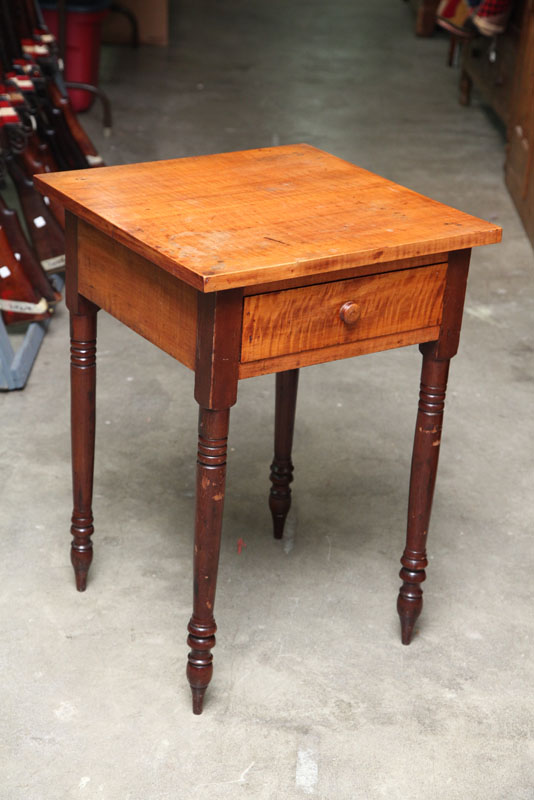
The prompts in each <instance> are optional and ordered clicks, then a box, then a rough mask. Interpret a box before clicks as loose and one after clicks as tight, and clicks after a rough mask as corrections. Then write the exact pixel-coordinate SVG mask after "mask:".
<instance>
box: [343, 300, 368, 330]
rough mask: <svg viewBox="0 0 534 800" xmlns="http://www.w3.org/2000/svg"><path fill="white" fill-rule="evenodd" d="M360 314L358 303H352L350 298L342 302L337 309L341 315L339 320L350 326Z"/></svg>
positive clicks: (354, 323) (356, 320)
mask: <svg viewBox="0 0 534 800" xmlns="http://www.w3.org/2000/svg"><path fill="white" fill-rule="evenodd" d="M361 315H362V310H361V308H360V306H359V305H358V303H353V302H352V300H349V301H348V302H346V303H343V305H342V306H341V308H340V309H339V316H340V317H341V321H342V322H344V323H345V325H348V326H349V327H352V325H356V323H357V322H358V320H359V319H360V317H361Z"/></svg>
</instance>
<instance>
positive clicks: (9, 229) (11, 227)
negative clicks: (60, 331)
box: [0, 196, 61, 304]
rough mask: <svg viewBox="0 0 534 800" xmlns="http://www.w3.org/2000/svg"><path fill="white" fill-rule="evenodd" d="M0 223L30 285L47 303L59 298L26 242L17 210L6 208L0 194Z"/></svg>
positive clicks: (59, 295) (52, 302)
mask: <svg viewBox="0 0 534 800" xmlns="http://www.w3.org/2000/svg"><path fill="white" fill-rule="evenodd" d="M0 224H1V225H2V228H3V229H4V230H5V232H6V235H7V238H8V240H9V244H10V245H11V250H12V251H13V253H18V254H19V256H20V264H21V266H22V269H23V270H24V273H25V274H26V276H27V277H28V279H29V281H30V283H31V284H32V286H33V287H34V288H35V289H36V290H37V291H38V292H39V293H40V295H41V296H42V297H44V298H45V299H46V300H47V301H48V302H49V303H51V304H55V303H57V302H58V301H59V300H61V294H60V293H59V292H57V291H56V290H55V289H54V287H53V286H52V284H51V283H50V281H49V279H48V276H47V275H46V274H45V272H44V270H43V268H42V267H41V265H40V263H39V261H38V260H37V256H36V255H35V253H34V251H33V250H32V248H31V247H30V245H29V244H28V240H27V239H26V236H25V235H24V231H23V230H22V226H21V224H20V220H19V217H18V214H17V212H16V211H15V210H14V209H12V208H8V206H6V204H5V203H4V199H3V198H2V197H1V196H0Z"/></svg>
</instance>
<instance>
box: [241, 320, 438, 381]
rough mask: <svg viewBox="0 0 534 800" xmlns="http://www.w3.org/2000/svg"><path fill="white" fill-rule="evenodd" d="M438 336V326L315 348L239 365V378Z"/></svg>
mask: <svg viewBox="0 0 534 800" xmlns="http://www.w3.org/2000/svg"><path fill="white" fill-rule="evenodd" d="M438 336H439V325H434V326H433V327H431V328H421V329H419V330H416V331H407V332H406V333H394V334H391V335H389V336H377V337H375V338H374V339H364V340H363V341H361V342H349V343H348V344H339V345H336V346H335V347H318V348H317V349H316V350H306V351H305V352H303V353H291V354H290V355H288V356H277V357H276V358H263V359H261V360H260V361H247V362H246V363H242V364H240V365H239V379H240V380H241V379H242V378H255V377H256V376H258V375H270V374H271V373H273V372H283V371H285V370H288V369H298V368H300V367H309V366H311V365H312V364H325V363H326V362H328V361H339V360H340V359H342V358H353V357H354V356H364V355H367V354H368V353H379V352H380V351H381V350H393V349H394V348H396V347H407V346H408V345H411V344H421V343H422V342H434V341H435V340H436V339H437V338H438Z"/></svg>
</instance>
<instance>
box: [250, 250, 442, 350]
mask: <svg viewBox="0 0 534 800" xmlns="http://www.w3.org/2000/svg"><path fill="white" fill-rule="evenodd" d="M446 273H447V265H446V264H439V265H434V266H431V267H419V268H417V269H410V270H402V271H401V272H389V273H386V274H384V275H372V276H369V277H366V278H354V279H352V280H347V281H334V282H332V283H325V284H320V285H318V286H306V287H303V288H301V289H290V290H286V291H283V292H270V293H268V294H261V295H253V296H251V297H247V298H245V302H244V312H243V339H242V349H241V361H242V362H247V361H259V360H261V359H267V358H275V357H277V356H284V355H289V354H291V353H299V352H302V351H306V350H315V349H317V348H325V347H333V346H335V345H341V344H348V343H350V342H357V341H361V340H364V339H373V338H376V337H381V336H388V335H391V334H400V333H404V332H407V331H412V330H416V329H421V328H427V327H434V326H436V325H439V323H440V321H441V309H442V298H443V291H444V287H445V278H446ZM349 302H352V303H355V304H357V306H358V307H359V311H360V317H359V319H358V321H357V322H356V323H355V324H347V323H346V322H344V321H343V317H346V314H343V313H342V309H343V308H345V307H346V304H347V303H349ZM340 312H341V313H340Z"/></svg>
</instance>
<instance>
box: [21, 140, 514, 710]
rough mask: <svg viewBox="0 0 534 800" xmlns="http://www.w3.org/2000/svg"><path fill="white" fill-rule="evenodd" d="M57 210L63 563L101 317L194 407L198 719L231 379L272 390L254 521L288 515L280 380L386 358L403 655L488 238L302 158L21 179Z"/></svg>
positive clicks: (349, 169)
mask: <svg viewBox="0 0 534 800" xmlns="http://www.w3.org/2000/svg"><path fill="white" fill-rule="evenodd" d="M35 180H36V183H37V184H38V185H39V187H40V188H41V190H42V191H44V192H46V194H47V195H49V196H53V197H55V198H57V199H58V200H59V201H60V202H61V203H63V204H64V206H65V208H66V210H67V304H68V307H69V310H70V314H71V336H72V348H71V385H72V463H73V485H74V511H73V515H72V528H71V532H72V535H73V537H74V538H73V542H72V551H71V553H72V564H73V566H74V572H75V575H76V586H77V588H78V590H79V591H83V590H84V589H85V586H86V581H87V573H88V570H89V565H90V563H91V559H92V553H93V551H92V543H91V535H92V533H93V515H92V510H91V505H92V487H93V459H94V437H95V377H96V369H95V367H96V361H95V354H96V316H97V311H98V310H99V308H103V309H105V310H106V311H108V312H109V313H110V314H112V315H113V316H114V317H116V318H117V319H119V320H121V322H123V323H125V324H126V325H128V326H129V327H130V328H132V329H133V330H135V331H137V332H138V333H140V334H141V335H142V336H144V337H145V338H147V339H149V340H150V341H151V342H153V343H154V344H156V345H157V346H158V347H160V348H161V349H162V350H164V351H166V352H167V353H170V354H171V355H172V356H174V357H175V358H176V359H177V360H178V361H180V362H181V363H182V364H185V365H186V366H187V367H189V368H190V369H192V370H194V371H195V398H196V400H197V402H198V404H199V406H200V415H199V436H198V460H197V500H196V522H195V547H194V550H195V554H194V602H193V615H192V617H191V621H190V623H189V638H188V643H189V646H190V648H191V651H190V653H189V660H188V667H187V675H188V678H189V683H190V685H191V689H192V693H193V711H194V712H195V713H197V714H199V713H201V711H202V703H203V698H204V693H205V691H206V687H207V686H208V683H209V681H210V679H211V675H212V654H211V650H212V648H213V646H214V645H215V631H216V625H215V619H214V616H213V606H214V601H215V584H216V579H217V567H218V559H219V545H220V536H221V523H222V513H223V501H224V492H225V472H226V452H227V436H228V422H229V414H230V408H231V406H233V405H234V403H235V402H236V399H237V386H238V382H239V380H240V379H242V378H250V377H253V376H255V375H263V374H266V373H272V372H274V373H277V375H276V423H275V428H276V430H275V455H274V461H273V464H272V471H271V480H272V489H271V495H270V506H271V511H272V514H273V520H274V531H275V536H277V537H280V536H282V532H283V527H284V520H285V517H286V515H287V512H288V510H289V505H290V482H291V479H292V471H293V466H292V463H291V443H292V434H293V423H294V415H295V402H296V393H297V382H298V369H299V368H300V367H304V366H307V365H309V364H318V363H321V362H326V361H332V360H335V359H341V358H349V357H352V356H357V355H361V354H363V353H371V352H375V351H380V350H387V349H390V348H395V347H402V346H404V345H410V344H416V343H417V344H419V345H420V349H421V352H422V354H423V367H422V377H421V391H420V399H419V410H418V413H417V424H416V430H415V443H414V450H413V460H412V469H411V479H410V496H409V510H408V533H407V543H406V549H405V551H404V554H403V556H402V559H401V563H402V569H401V572H400V575H401V578H402V580H403V584H402V587H401V589H400V594H399V599H398V612H399V615H400V620H401V631H402V641H403V643H404V644H408V643H409V642H410V639H411V635H412V632H413V627H414V623H415V620H416V619H417V617H418V615H419V613H420V611H421V607H422V589H421V584H422V582H423V581H424V579H425V567H426V566H427V559H426V552H425V548H426V538H427V531H428V523H429V519H430V510H431V505H432V495H433V490H434V483H435V478H436V469H437V463H438V454H439V444H440V438H441V427H442V418H443V408H444V400H445V389H446V382H447V373H448V370H449V360H450V359H451V357H452V356H454V354H455V353H456V351H457V348H458V340H459V335H460V325H461V318H462V309H463V302H464V294H465V285H466V280H467V271H468V265H469V256H470V248H471V247H472V246H475V245H482V244H489V243H492V242H497V241H499V239H500V235H501V231H500V228H498V227H497V226H495V225H492V224H490V223H488V222H484V221H482V220H479V219H476V218H474V217H471V216H468V215H467V214H463V213H461V212H459V211H456V210H455V209H452V208H448V207H447V206H443V205H441V204H440V203H436V202H434V201H433V200H430V199H428V198H426V197H422V196H421V195H418V194H416V193H414V192H412V191H409V190H408V189H405V188H403V187H401V186H398V185H396V184H394V183H391V182H390V181H387V180H384V179H383V178H380V177H378V176H376V175H373V174H372V173H370V172H366V171H365V170H363V169H359V168H358V167H356V166H354V165H352V164H349V163H347V162H345V161H342V160H341V159H338V158H335V157H334V156H332V155H329V154H328V153H325V152H323V151H321V150H317V149H315V148H313V147H310V146H308V145H304V144H300V145H294V146H284V147H276V148H267V149H262V150H250V151H246V152H238V153H225V154H222V155H213V156H203V157H200V158H184V159H177V160H173V161H160V162H154V163H149V164H132V165H128V166H120V167H107V168H103V169H97V170H86V171H79V172H63V173H58V174H54V175H39V176H36V177H35Z"/></svg>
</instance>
